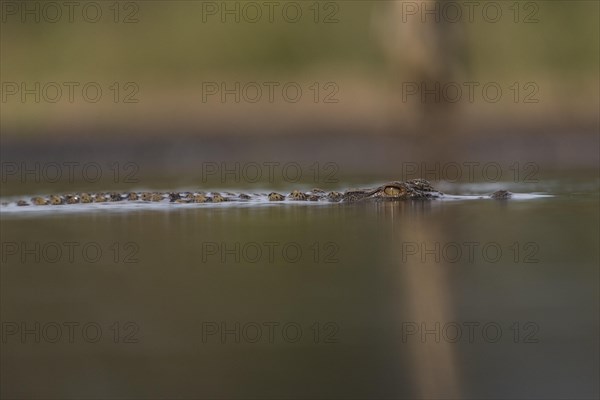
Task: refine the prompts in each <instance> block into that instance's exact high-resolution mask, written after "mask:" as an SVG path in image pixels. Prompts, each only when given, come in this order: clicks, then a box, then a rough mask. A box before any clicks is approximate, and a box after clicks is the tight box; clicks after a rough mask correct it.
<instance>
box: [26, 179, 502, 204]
mask: <svg viewBox="0 0 600 400" xmlns="http://www.w3.org/2000/svg"><path fill="white" fill-rule="evenodd" d="M443 195H444V194H443V193H441V192H439V191H437V190H435V189H434V188H433V186H431V184H430V183H429V182H428V181H426V180H425V179H412V180H409V181H405V182H400V181H394V182H389V183H386V184H384V185H381V186H377V187H375V188H369V189H349V190H346V191H345V192H344V193H340V192H329V193H327V192H325V191H324V190H321V189H313V190H311V191H309V192H306V193H305V192H301V191H299V190H294V191H292V192H291V193H290V194H289V195H287V196H285V195H282V194H280V193H276V192H271V193H269V194H268V195H266V197H267V199H268V200H269V201H284V200H285V199H286V198H287V199H288V200H293V201H329V202H345V203H354V202H364V201H399V200H420V199H435V198H440V197H442V196H443ZM256 196H258V195H251V194H246V193H242V194H237V195H236V194H233V193H225V194H220V193H210V194H206V193H192V192H170V193H159V192H142V193H136V192H127V193H116V192H112V193H96V194H89V193H70V194H65V195H59V194H52V195H49V196H47V197H39V196H37V197H33V198H32V199H31V201H26V200H19V201H17V202H16V204H17V205H18V206H28V205H36V206H40V205H69V204H80V203H104V202H118V201H138V202H140V201H141V202H162V201H166V200H168V201H169V202H171V203H221V202H225V201H248V200H252V198H253V197H256ZM511 196H512V193H510V192H508V191H506V190H499V191H497V192H494V193H493V194H492V195H490V197H491V198H493V199H509V198H510V197H511Z"/></svg>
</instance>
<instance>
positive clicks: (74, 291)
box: [0, 182, 600, 398]
mask: <svg viewBox="0 0 600 400" xmlns="http://www.w3.org/2000/svg"><path fill="white" fill-rule="evenodd" d="M557 187H558V188H560V187H564V186H562V185H560V184H558V186H554V188H557ZM590 187H591V189H590ZM586 188H587V189H585V190H578V191H577V194H567V193H566V191H567V190H563V191H560V190H555V191H554V192H553V193H552V191H550V193H551V194H555V196H554V197H547V198H534V199H529V200H517V201H506V202H504V201H492V200H469V201H429V202H400V203H370V204H350V205H344V204H331V205H325V206H317V207H306V206H296V205H284V204H281V205H278V206H276V207H274V206H255V207H227V208H218V207H209V208H203V207H196V208H189V207H188V208H172V207H171V208H169V209H168V210H144V209H142V210H128V211H127V212H113V211H110V210H108V209H107V211H100V212H99V211H94V212H76V213H65V212H60V213H52V212H50V213H35V214H34V213H24V214H23V215H19V214H14V213H4V214H3V215H2V219H1V227H0V232H1V234H2V246H3V247H2V268H1V274H2V276H1V278H2V279H1V285H2V286H1V289H2V303H1V312H2V324H3V326H2V329H3V330H2V332H3V336H2V358H1V361H2V382H1V383H2V385H1V386H2V396H3V397H8V398H13V397H26V398H111V397H116V396H118V397H120V398H123V397H128V398H134V397H138V398H141V397H152V398H169V397H173V396H176V397H178V398H375V397H382V398H383V397H388V398H399V397H409V398H416V397H426V398H438V397H451V398H457V397H469V398H531V397H542V398H565V397H569V398H573V397H580V398H586V397H588V398H589V397H594V396H596V395H597V394H598V381H597V377H598V372H599V367H598V359H597V354H598V332H599V324H598V300H599V289H598V278H599V274H598V262H599V259H598V241H599V239H600V238H599V232H598V224H599V208H598V190H597V183H596V182H592V183H590V185H588V186H586ZM461 190H462V193H471V192H473V190H471V189H469V188H465V187H463V188H461ZM475 191H476V190H475ZM542 192H543V191H542ZM546 193H548V191H546ZM26 214H27V215H26ZM423 323H424V324H425V325H422V324H423ZM36 324H38V325H36ZM436 324H437V325H436ZM424 330H425V332H424Z"/></svg>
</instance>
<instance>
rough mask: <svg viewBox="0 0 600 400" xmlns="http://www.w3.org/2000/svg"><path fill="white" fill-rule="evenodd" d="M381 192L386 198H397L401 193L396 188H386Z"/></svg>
mask: <svg viewBox="0 0 600 400" xmlns="http://www.w3.org/2000/svg"><path fill="white" fill-rule="evenodd" d="M383 192H384V193H385V194H386V195H387V196H392V197H398V196H400V194H401V193H402V190H401V189H400V188H399V187H397V186H386V187H385V189H383Z"/></svg>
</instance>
